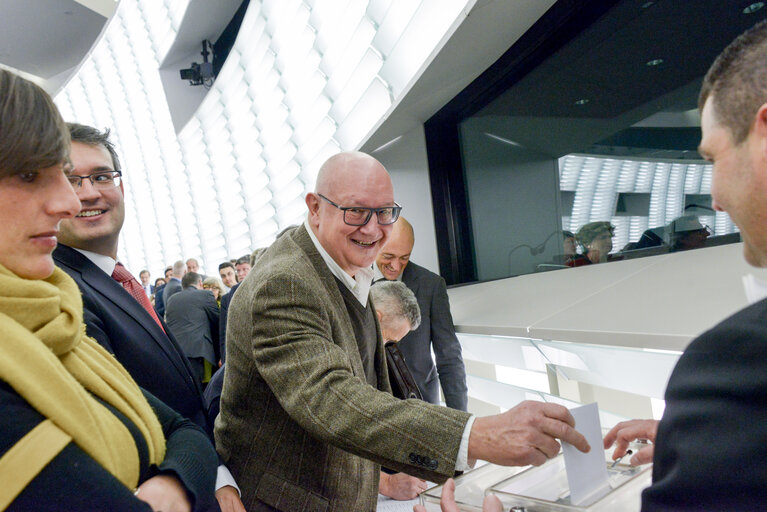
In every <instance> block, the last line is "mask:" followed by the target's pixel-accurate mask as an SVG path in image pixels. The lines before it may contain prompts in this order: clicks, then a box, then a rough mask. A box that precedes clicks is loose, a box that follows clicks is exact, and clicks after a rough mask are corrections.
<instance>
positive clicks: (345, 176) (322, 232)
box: [307, 155, 394, 275]
mask: <svg viewBox="0 0 767 512" xmlns="http://www.w3.org/2000/svg"><path fill="white" fill-rule="evenodd" d="M324 185H326V186H323V190H318V192H319V193H320V194H322V195H324V196H325V197H327V198H328V199H330V200H331V201H333V202H334V203H336V204H338V205H340V206H360V207H365V208H381V207H385V206H393V205H394V189H393V187H392V184H391V179H390V178H389V173H387V172H386V169H384V167H383V166H382V165H381V164H380V163H379V162H378V161H377V160H375V159H374V158H372V157H370V156H367V155H353V156H350V157H348V159H346V160H345V161H342V162H341V163H339V164H338V165H337V167H334V168H333V170H332V171H330V174H329V176H328V179H327V181H326V182H325V183H324ZM309 196H310V197H308V198H307V204H309V210H310V223H311V224H312V225H313V227H314V232H315V234H316V235H317V240H319V242H320V244H322V246H323V247H324V248H325V250H326V251H327V252H328V254H329V255H330V257H331V258H333V260H335V262H336V263H338V265H339V266H340V267H341V268H342V269H343V270H344V271H345V272H346V273H348V274H349V275H354V274H355V273H356V272H357V270H359V269H361V268H365V267H370V266H371V265H372V264H373V261H375V258H376V256H377V255H378V251H379V250H380V249H381V246H382V245H383V244H384V242H386V239H387V237H388V235H389V233H390V232H391V229H392V226H391V225H386V226H382V225H381V224H379V223H378V218H377V216H376V215H375V214H373V215H372V216H371V218H370V220H369V221H368V223H367V224H365V225H364V226H350V225H348V224H346V223H345V222H344V212H343V211H341V210H339V209H338V208H336V207H335V206H333V205H332V204H330V203H329V202H328V201H325V200H322V199H320V198H319V197H318V195H317V194H310V195H309Z"/></svg>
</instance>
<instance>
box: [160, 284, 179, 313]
mask: <svg viewBox="0 0 767 512" xmlns="http://www.w3.org/2000/svg"><path fill="white" fill-rule="evenodd" d="M182 289H183V288H182V287H181V281H180V280H179V279H178V278H177V277H171V278H170V281H168V282H167V283H166V284H165V288H164V289H163V291H162V301H163V303H164V304H165V311H166V312H167V310H168V299H170V298H171V296H173V294H174V293H179V292H180V291H181V290H182Z"/></svg>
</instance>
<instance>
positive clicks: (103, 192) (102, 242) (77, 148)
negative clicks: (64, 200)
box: [59, 142, 125, 258]
mask: <svg viewBox="0 0 767 512" xmlns="http://www.w3.org/2000/svg"><path fill="white" fill-rule="evenodd" d="M71 160H72V165H73V166H74V171H73V172H72V174H76V175H78V176H88V175H91V174H94V173H97V172H104V171H112V170H114V168H113V164H112V157H111V156H110V155H109V152H108V151H107V150H106V148H104V147H103V146H100V145H98V146H91V145H88V144H83V143H81V142H73V143H72V153H71ZM75 192H76V193H77V197H78V198H79V199H80V202H81V203H82V208H81V209H80V213H78V214H77V216H76V217H75V218H73V219H65V220H63V221H62V222H61V233H60V234H59V242H61V243H63V244H66V245H69V246H70V247H76V248H78V249H84V250H86V251H92V252H95V253H98V254H104V255H106V256H112V257H113V258H116V257H117V242H118V240H119V236H120V230H121V229H122V225H123V221H124V220H125V201H124V197H123V185H122V183H120V186H117V187H112V188H108V189H96V188H94V187H93V184H92V183H91V182H90V181H89V180H83V183H82V186H81V187H80V188H79V189H77V190H76V191H75Z"/></svg>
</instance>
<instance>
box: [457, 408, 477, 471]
mask: <svg viewBox="0 0 767 512" xmlns="http://www.w3.org/2000/svg"><path fill="white" fill-rule="evenodd" d="M475 419H477V417H476V416H474V415H473V414H472V415H471V417H470V418H469V421H467V422H466V427H465V428H464V429H463V436H461V444H460V446H458V457H457V458H456V460H455V470H456V471H466V470H468V469H471V466H469V435H470V434H471V427H472V426H473V425H474V420H475Z"/></svg>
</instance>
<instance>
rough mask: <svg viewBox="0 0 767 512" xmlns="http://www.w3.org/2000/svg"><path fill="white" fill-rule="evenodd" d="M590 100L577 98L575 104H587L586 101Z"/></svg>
mask: <svg viewBox="0 0 767 512" xmlns="http://www.w3.org/2000/svg"><path fill="white" fill-rule="evenodd" d="M588 102H589V100H588V98H581V99H579V100H577V101H576V102H575V104H576V105H585V104H586V103H588Z"/></svg>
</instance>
